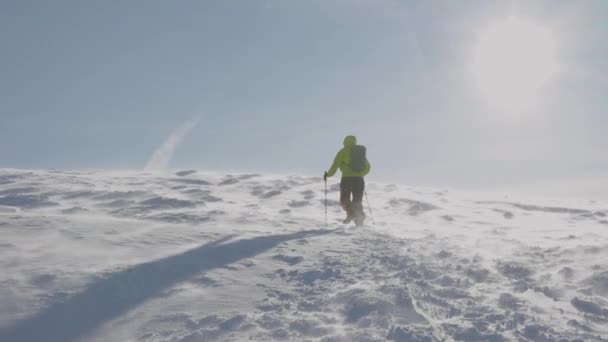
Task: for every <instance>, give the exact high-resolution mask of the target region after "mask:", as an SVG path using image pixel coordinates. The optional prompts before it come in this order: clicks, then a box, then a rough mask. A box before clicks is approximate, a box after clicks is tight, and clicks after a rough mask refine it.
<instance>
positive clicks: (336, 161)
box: [327, 150, 343, 177]
mask: <svg viewBox="0 0 608 342" xmlns="http://www.w3.org/2000/svg"><path fill="white" fill-rule="evenodd" d="M342 151H343V150H340V152H338V153H337V154H336V157H335V158H334V163H333V164H332V165H331V167H330V168H329V171H327V177H331V176H333V175H335V174H336V171H338V167H340V164H341V163H342Z"/></svg>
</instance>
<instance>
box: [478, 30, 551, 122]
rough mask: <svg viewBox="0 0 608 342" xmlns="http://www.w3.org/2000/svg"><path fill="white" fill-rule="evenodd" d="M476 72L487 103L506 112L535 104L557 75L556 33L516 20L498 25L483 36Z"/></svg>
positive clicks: (480, 42) (479, 44)
mask: <svg viewBox="0 0 608 342" xmlns="http://www.w3.org/2000/svg"><path fill="white" fill-rule="evenodd" d="M472 71H473V76H474V78H475V81H476V85H477V86H478V87H479V90H480V93H481V94H482V95H483V98H484V100H485V101H487V102H488V103H489V104H491V105H493V106H498V107H500V108H502V109H505V110H511V111H515V110H522V109H525V108H527V107H529V106H530V105H532V104H534V103H535V102H536V101H537V100H538V97H539V95H540V90H541V88H542V87H543V86H544V85H546V84H547V83H548V82H549V81H550V79H551V77H552V75H553V74H555V73H556V71H557V63H556V47H555V41H554V37H553V33H552V32H551V30H550V29H549V28H548V27H543V26H542V25H540V24H538V23H534V22H531V21H522V20H519V19H516V18H510V19H506V20H503V21H500V22H496V23H494V24H492V25H491V26H489V27H488V28H487V29H486V30H485V31H483V32H481V33H480V35H479V37H478V40H477V44H476V46H475V50H474V52H473V60H472Z"/></svg>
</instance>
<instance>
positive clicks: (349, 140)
mask: <svg viewBox="0 0 608 342" xmlns="http://www.w3.org/2000/svg"><path fill="white" fill-rule="evenodd" d="M355 145H357V138H356V137H355V136H354V135H349V136H347V137H346V138H344V147H352V146H355Z"/></svg>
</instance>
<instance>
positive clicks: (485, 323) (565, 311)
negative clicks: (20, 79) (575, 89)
mask: <svg viewBox="0 0 608 342" xmlns="http://www.w3.org/2000/svg"><path fill="white" fill-rule="evenodd" d="M187 130H188V129H183V130H182V133H183V131H187ZM180 136H182V137H183V136H184V134H181V135H180ZM174 146H175V145H174ZM338 191H339V186H338V184H330V187H329V198H330V200H329V201H328V205H329V207H328V213H329V218H330V224H329V226H328V227H325V225H324V204H325V201H324V195H325V193H324V187H323V180H322V179H321V178H319V177H308V176H298V175H285V176H265V175H258V174H232V175H222V174H218V173H211V172H202V171H195V170H185V171H180V172H176V173H174V174H162V175H159V174H150V173H145V172H81V171H60V170H51V171H28V170H9V169H0V269H2V272H0V341H10V342H22V341H24V342H25V341H48V342H54V341H56V342H70V341H84V342H101V341H145V342H153V341H154V342H156V341H171V342H202V341H320V342H321V341H322V342H350V341H606V339H608V265H607V264H606V260H608V203H607V202H601V201H589V200H575V199H555V198H553V199H546V198H545V199H541V198H533V197H530V196H527V197H524V196H523V195H518V196H513V195H508V196H507V195H504V194H493V193H471V192H460V191H455V190H446V189H432V188H421V187H411V186H402V185H394V184H381V183H376V182H373V180H368V186H367V193H368V195H369V200H370V203H371V205H372V209H373V214H374V217H375V221H376V225H375V226H366V227H359V228H354V227H351V226H344V225H342V224H341V221H340V220H341V219H342V218H343V213H342V210H341V209H340V206H339V203H338V201H337V199H338ZM368 213H369V212H368Z"/></svg>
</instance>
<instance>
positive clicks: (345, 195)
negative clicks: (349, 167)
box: [340, 177, 353, 223]
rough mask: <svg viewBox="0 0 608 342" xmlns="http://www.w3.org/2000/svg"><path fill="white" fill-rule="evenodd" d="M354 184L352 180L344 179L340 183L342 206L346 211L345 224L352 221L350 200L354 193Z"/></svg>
mask: <svg viewBox="0 0 608 342" xmlns="http://www.w3.org/2000/svg"><path fill="white" fill-rule="evenodd" d="M352 185H353V182H352V180H351V179H350V178H346V177H343V178H342V180H341V181H340V205H341V206H342V209H344V211H346V220H344V221H345V222H344V223H348V222H350V220H352V201H351V199H350V196H351V193H352V192H353V186H352Z"/></svg>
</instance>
